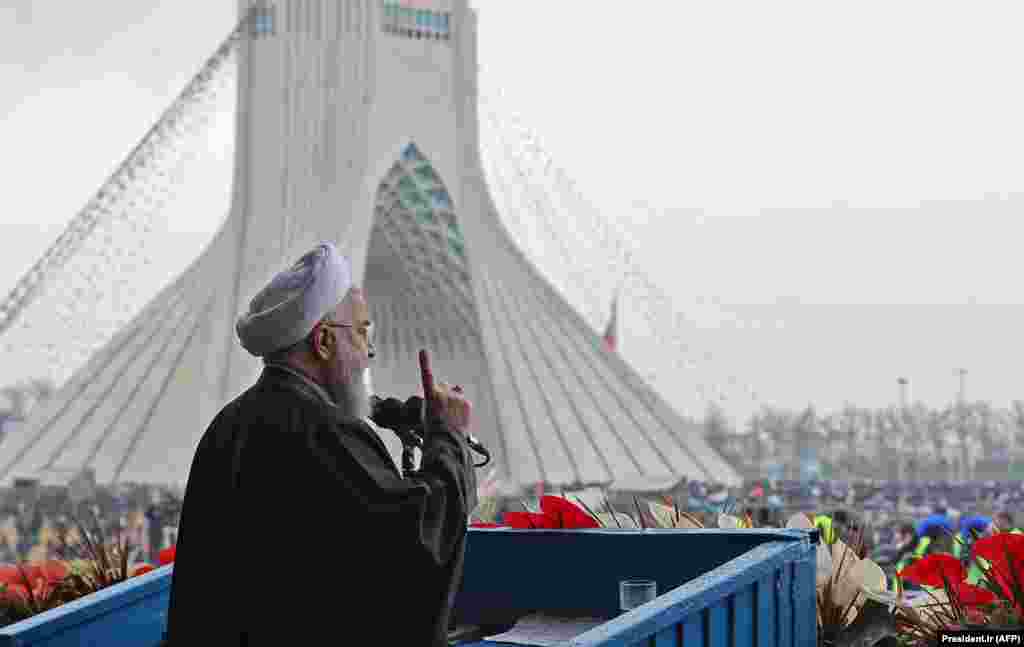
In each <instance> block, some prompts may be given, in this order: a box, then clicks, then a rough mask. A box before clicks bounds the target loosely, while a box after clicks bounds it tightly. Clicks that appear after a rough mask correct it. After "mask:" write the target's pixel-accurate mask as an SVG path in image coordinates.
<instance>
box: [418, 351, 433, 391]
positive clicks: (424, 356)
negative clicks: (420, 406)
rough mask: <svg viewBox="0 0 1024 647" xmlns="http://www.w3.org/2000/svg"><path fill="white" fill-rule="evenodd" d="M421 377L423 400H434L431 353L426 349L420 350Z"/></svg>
mask: <svg viewBox="0 0 1024 647" xmlns="http://www.w3.org/2000/svg"><path fill="white" fill-rule="evenodd" d="M420 377H421V378H422V380H423V399H424V400H432V399H433V397H434V372H433V371H432V370H430V352H429V351H427V349H426V348H422V349H420Z"/></svg>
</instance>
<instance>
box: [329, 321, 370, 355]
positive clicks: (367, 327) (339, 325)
mask: <svg viewBox="0 0 1024 647" xmlns="http://www.w3.org/2000/svg"><path fill="white" fill-rule="evenodd" d="M320 323H321V325H324V326H327V327H329V328H352V329H356V328H360V326H356V325H355V324H347V323H336V322H333V321H321V322H320ZM361 327H362V329H363V330H362V331H360V334H361V335H362V336H363V337H364V338H365V339H366V347H367V349H368V350H369V351H370V358H371V359H372V358H373V356H374V355H376V354H377V348H376V347H375V346H374V345H373V337H374V335H373V322H372V321H371V322H370V323H368V324H366V325H365V326H361Z"/></svg>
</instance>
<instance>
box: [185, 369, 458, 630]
mask: <svg viewBox="0 0 1024 647" xmlns="http://www.w3.org/2000/svg"><path fill="white" fill-rule="evenodd" d="M428 424H429V427H430V432H431V433H428V434H427V441H426V443H425V447H424V450H423V457H422V461H421V464H420V470H419V473H418V474H417V475H415V476H413V477H410V478H405V479H403V478H402V477H401V475H400V473H399V471H398V468H397V467H396V466H395V464H394V462H393V460H392V458H391V457H390V455H389V454H388V451H387V449H386V447H385V446H384V444H383V443H382V442H381V440H380V438H379V437H378V436H377V434H376V432H375V431H373V430H372V429H371V428H370V427H369V426H368V425H367V424H366V423H365V422H363V421H358V420H352V419H347V420H346V419H342V418H340V416H339V415H338V413H337V409H335V408H334V407H333V406H331V405H329V404H327V403H325V402H324V401H323V400H322V398H321V397H320V396H319V395H318V394H317V393H316V392H315V391H314V389H313V388H311V387H310V385H309V384H308V383H306V381H305V380H303V379H300V378H299V377H297V376H295V375H291V374H289V373H287V372H285V371H283V370H281V369H278V368H275V367H273V366H268V367H266V368H265V369H264V371H263V374H262V375H261V376H260V379H259V381H258V382H257V383H256V384H255V385H254V386H253V387H252V388H250V389H249V390H247V391H246V392H245V393H243V394H242V395H240V396H239V397H238V398H237V399H235V400H234V401H233V402H231V403H230V404H228V405H227V406H226V407H224V409H223V410H222V411H221V412H220V413H219V414H218V415H217V417H216V418H215V419H214V420H213V422H212V423H211V424H210V427H209V429H207V431H206V433H205V434H204V435H203V437H202V440H201V441H200V443H199V447H198V448H197V450H196V454H195V457H194V459H193V461H192V467H191V470H190V472H189V477H188V484H187V486H186V490H185V499H184V503H183V507H182V513H181V521H180V527H179V531H178V544H177V553H176V561H175V565H174V574H173V578H172V583H171V595H170V608H169V612H168V632H167V637H168V644H169V645H170V647H189V646H202V645H211V646H213V645H216V646H218V647H220V646H225V647H228V646H230V647H234V646H235V645H246V646H248V647H253V646H255V645H260V646H262V645H267V646H270V645H273V646H274V647H307V646H312V645H388V646H392V645H393V646H394V647H419V646H423V647H428V646H429V647H441V646H442V645H446V644H447V643H446V635H447V628H448V621H449V617H450V611H451V607H452V604H453V602H454V598H455V593H456V591H457V589H458V585H459V582H460V580H461V577H462V566H463V559H464V554H465V541H466V529H467V523H468V517H469V514H470V513H471V512H472V510H473V508H474V507H475V506H476V477H475V475H474V472H473V463H472V457H471V454H470V449H469V446H468V445H467V444H466V441H465V439H464V438H463V437H462V436H461V435H459V434H457V433H453V432H451V431H450V430H448V429H447V428H445V426H444V424H443V423H442V422H440V421H439V420H436V419H435V420H431V421H429V423H428Z"/></svg>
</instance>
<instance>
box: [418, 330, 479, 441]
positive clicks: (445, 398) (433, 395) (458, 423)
mask: <svg viewBox="0 0 1024 647" xmlns="http://www.w3.org/2000/svg"><path fill="white" fill-rule="evenodd" d="M420 374H421V377H422V378H423V403H424V406H425V407H427V410H428V412H429V413H432V414H433V415H436V416H437V417H439V418H440V419H441V421H442V422H444V423H445V424H446V425H447V426H448V427H450V428H451V429H452V431H455V432H456V433H460V434H463V435H468V434H469V423H470V421H471V419H472V413H473V404H472V403H471V402H470V401H469V400H467V399H466V396H465V394H464V393H463V392H462V387H461V386H458V385H456V386H454V387H449V386H448V384H447V383H445V382H438V383H436V384H435V383H434V373H433V371H432V370H431V368H430V353H428V352H427V351H426V350H421V351H420Z"/></svg>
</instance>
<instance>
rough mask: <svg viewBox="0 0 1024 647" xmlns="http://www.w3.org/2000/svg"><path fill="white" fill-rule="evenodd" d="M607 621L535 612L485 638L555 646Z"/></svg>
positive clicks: (521, 643)
mask: <svg viewBox="0 0 1024 647" xmlns="http://www.w3.org/2000/svg"><path fill="white" fill-rule="evenodd" d="M606 622H608V620H607V619H602V618H557V617H554V616H546V615H544V614H543V613H535V614H533V615H530V616H526V617H524V618H520V619H519V622H517V623H516V624H515V626H514V627H512V628H511V629H509V630H508V631H506V632H505V633H503V634H497V635H495V636H488V637H486V638H484V640H489V641H494V642H503V643H514V644H516V645H537V646H538V647H555V646H557V645H559V644H561V643H564V642H565V641H567V640H572V639H573V638H575V637H576V636H579V635H580V634H582V633H586V632H587V631H590V630H591V629H593V628H594V627H596V626H598V625H603V624H604V623H606Z"/></svg>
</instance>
